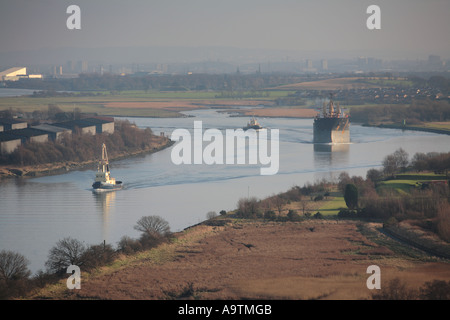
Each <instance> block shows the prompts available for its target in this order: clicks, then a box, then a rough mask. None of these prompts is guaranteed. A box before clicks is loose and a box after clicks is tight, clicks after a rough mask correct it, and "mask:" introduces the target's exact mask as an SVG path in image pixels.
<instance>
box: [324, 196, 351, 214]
mask: <svg viewBox="0 0 450 320" xmlns="http://www.w3.org/2000/svg"><path fill="white" fill-rule="evenodd" d="M342 208H347V205H346V204H345V201H344V197H343V196H336V197H332V198H331V199H330V200H325V204H324V205H323V206H321V207H320V208H319V210H318V211H319V212H320V213H321V214H323V215H324V216H333V215H337V214H338V213H339V211H340V210H341V209H342Z"/></svg>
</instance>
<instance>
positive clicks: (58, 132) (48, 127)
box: [31, 123, 72, 141]
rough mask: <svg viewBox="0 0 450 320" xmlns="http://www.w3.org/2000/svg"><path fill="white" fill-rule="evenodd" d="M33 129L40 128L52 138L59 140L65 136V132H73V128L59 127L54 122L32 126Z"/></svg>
mask: <svg viewBox="0 0 450 320" xmlns="http://www.w3.org/2000/svg"><path fill="white" fill-rule="evenodd" d="M31 128H33V129H39V130H42V131H45V132H47V133H48V136H49V138H50V140H52V141H59V140H61V138H62V137H63V135H64V133H68V134H71V133H72V130H71V129H68V128H63V127H58V126H55V125H52V124H48V123H43V124H40V125H37V126H32V127H31Z"/></svg>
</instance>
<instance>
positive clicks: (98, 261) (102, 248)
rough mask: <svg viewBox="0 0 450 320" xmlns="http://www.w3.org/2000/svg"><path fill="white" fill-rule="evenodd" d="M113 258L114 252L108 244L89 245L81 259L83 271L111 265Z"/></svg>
mask: <svg viewBox="0 0 450 320" xmlns="http://www.w3.org/2000/svg"><path fill="white" fill-rule="evenodd" d="M115 256H116V252H115V251H114V249H113V248H112V246H111V245H109V244H108V245H106V244H100V245H91V246H89V248H88V249H87V250H86V251H85V253H84V254H83V257H82V260H83V261H84V270H89V269H94V268H98V267H100V266H104V265H106V264H108V263H111V262H112V261H113V260H114V258H115Z"/></svg>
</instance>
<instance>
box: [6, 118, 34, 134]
mask: <svg viewBox="0 0 450 320" xmlns="http://www.w3.org/2000/svg"><path fill="white" fill-rule="evenodd" d="M0 126H1V127H2V128H3V129H2V130H0V132H1V131H8V130H15V129H25V128H26V127H28V124H27V123H26V122H25V121H20V120H16V119H8V118H0Z"/></svg>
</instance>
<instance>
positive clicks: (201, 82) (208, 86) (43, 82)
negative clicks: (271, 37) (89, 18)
mask: <svg viewBox="0 0 450 320" xmlns="http://www.w3.org/2000/svg"><path fill="white" fill-rule="evenodd" d="M305 79H306V76H301V75H295V74H251V75H243V74H189V75H188V74H186V75H148V76H132V75H126V76H121V75H114V74H104V75H99V74H80V76H79V77H78V78H71V79H24V80H21V81H15V82H10V83H8V86H9V87H14V88H27V89H35V90H47V91H110V92H115V91H125V90H166V91H186V90H217V91H234V90H260V89H264V88H268V87H274V86H278V85H283V84H290V83H296V82H301V81H305ZM308 80H312V79H310V78H308Z"/></svg>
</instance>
